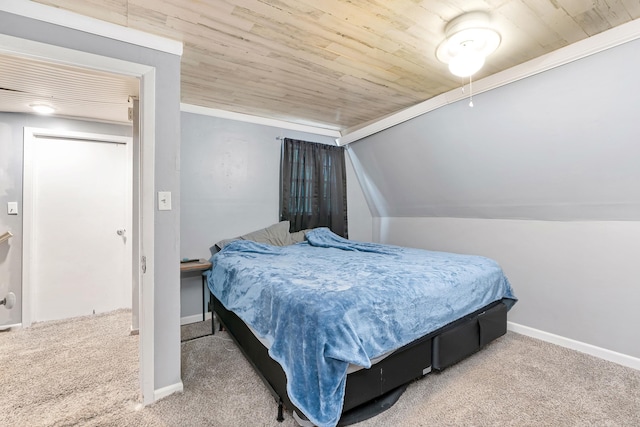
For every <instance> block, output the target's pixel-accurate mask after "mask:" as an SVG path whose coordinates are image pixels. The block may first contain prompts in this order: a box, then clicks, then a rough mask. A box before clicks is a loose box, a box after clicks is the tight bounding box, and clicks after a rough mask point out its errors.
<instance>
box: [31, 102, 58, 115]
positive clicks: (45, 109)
mask: <svg viewBox="0 0 640 427" xmlns="http://www.w3.org/2000/svg"><path fill="white" fill-rule="evenodd" d="M29 107H31V109H32V110H33V111H35V112H36V113H38V114H45V115H47V114H53V113H54V112H55V111H56V109H55V108H53V107H52V106H50V105H48V104H30V105H29Z"/></svg>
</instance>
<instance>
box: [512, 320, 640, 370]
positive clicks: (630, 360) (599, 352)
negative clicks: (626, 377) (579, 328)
mask: <svg viewBox="0 0 640 427" xmlns="http://www.w3.org/2000/svg"><path fill="white" fill-rule="evenodd" d="M507 329H508V330H510V331H512V332H515V333H518V334H521V335H526V336H529V337H532V338H537V339H539V340H542V341H546V342H549V343H551V344H556V345H559V346H561V347H566V348H570V349H572V350H576V351H579V352H581V353H585V354H588V355H591V356H595V357H599V358H600V359H604V360H608V361H609V362H613V363H617V364H618V365H622V366H626V367H628V368H633V369H636V370H639V371H640V359H638V358H637V357H633V356H629V355H626V354H622V353H617V352H615V351H612V350H607V349H606V348H602V347H596V346H595V345H591V344H587V343H584V342H581V341H576V340H572V339H570V338H565V337H561V336H560V335H555V334H551V333H549V332H545V331H541V330H539V329H534V328H530V327H529V326H523V325H520V324H518V323H513V322H507Z"/></svg>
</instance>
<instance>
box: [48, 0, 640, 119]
mask: <svg viewBox="0 0 640 427" xmlns="http://www.w3.org/2000/svg"><path fill="white" fill-rule="evenodd" d="M37 2H38V3H43V4H46V5H50V6H55V7H60V8H63V9H66V10H69V11H73V12H76V13H79V14H83V15H86V16H90V17H93V18H98V19H101V20H103V21H108V22H112V23H115V24H119V25H123V26H127V27H130V28H134V29H137V30H141V31H145V32H148V33H153V34H156V35H161V36H164V37H167V38H171V39H175V40H178V41H181V42H183V43H184V54H183V58H182V70H181V74H182V83H181V84H182V86H181V94H182V95H181V96H182V102H184V103H188V104H193V105H197V106H203V107H210V108H214V109H221V110H227V111H232V112H238V113H244V114H250V115H256V116H261V117H266V118H272V119H279V120H285V121H289V122H293V123H299V124H311V125H316V126H320V127H326V128H333V129H338V130H342V131H344V130H347V129H354V128H357V127H359V126H362V125H364V124H366V123H368V122H371V121H375V120H377V119H380V118H382V117H384V116H386V115H389V114H391V113H394V112H397V111H400V110H402V109H404V108H407V107H410V106H412V105H415V104H418V103H420V102H422V101H425V100H427V99H430V98H432V97H434V96H437V95H439V94H441V93H444V92H447V91H449V90H451V89H453V88H455V87H457V86H460V85H461V81H460V79H459V78H456V77H454V76H453V75H451V74H450V73H449V71H448V69H447V66H446V65H445V64H443V63H441V62H439V61H438V59H436V56H435V50H436V47H437V46H438V44H440V43H441V42H442V40H443V39H444V28H445V26H446V24H447V22H449V21H450V20H451V19H453V18H455V17H456V16H458V15H460V14H462V13H463V12H467V11H476V10H482V11H487V12H489V13H490V14H491V16H492V20H493V25H494V26H495V28H496V29H497V30H498V31H499V32H500V33H501V35H502V43H501V45H500V47H499V48H498V50H497V51H496V52H495V53H494V54H492V55H491V56H490V57H489V58H488V59H487V64H486V65H485V67H484V68H483V69H482V70H481V71H480V72H479V73H478V74H477V75H476V76H475V77H474V78H476V79H477V78H482V77H485V76H488V75H491V74H493V73H496V72H499V71H502V70H505V69H507V68H510V67H512V66H514V65H518V64H520V63H523V62H525V61H527V60H530V59H533V58H536V57H539V56H541V55H543V54H545V53H548V52H550V51H553V50H555V49H558V48H560V47H563V46H565V45H568V44H571V43H574V42H576V41H579V40H582V39H585V38H587V37H589V36H592V35H594V34H597V33H600V32H602V31H604V30H607V29H609V28H612V27H615V26H617V25H620V24H623V23H625V22H628V21H631V20H633V19H636V18H638V17H640V2H638V1H632V0H598V1H596V0H535V1H534V0H532V1H523V0H464V1H462V0H452V1H442V0H441V1H438V0H370V1H367V0H322V1H318V0H271V1H267V0H109V1H104V0H37Z"/></svg>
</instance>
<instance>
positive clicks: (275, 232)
mask: <svg viewBox="0 0 640 427" xmlns="http://www.w3.org/2000/svg"><path fill="white" fill-rule="evenodd" d="M240 238H241V239H243V240H253V241H254V242H258V243H267V244H269V245H273V246H286V245H290V244H292V243H293V242H292V241H291V236H290V234H289V221H280V222H279V223H277V224H273V225H270V226H269V227H267V228H263V229H260V230H256V231H253V232H251V233H248V234H244V235H242V236H240Z"/></svg>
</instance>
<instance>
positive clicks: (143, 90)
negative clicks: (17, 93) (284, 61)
mask: <svg viewBox="0 0 640 427" xmlns="http://www.w3.org/2000/svg"><path fill="white" fill-rule="evenodd" d="M0 52H3V53H5V54H9V55H16V56H28V57H34V58H38V59H40V60H44V61H50V62H52V63H57V64H68V65H72V66H77V67H84V68H89V69H94V70H100V71H104V72H107V73H114V74H118V75H126V76H133V77H135V78H137V79H139V82H140V99H139V105H140V116H139V117H140V119H139V125H140V128H139V135H140V138H139V140H137V141H134V144H133V145H134V147H133V166H134V168H133V185H132V188H133V191H134V193H133V198H132V199H133V216H132V227H131V233H129V232H128V230H127V235H128V237H129V239H130V240H129V241H128V242H130V243H131V247H132V252H133V253H132V267H133V270H132V279H133V287H134V289H133V292H134V293H137V295H138V298H139V305H135V306H132V310H133V312H134V316H136V315H137V316H139V333H140V340H139V350H140V355H139V363H140V366H139V372H140V389H141V392H142V399H143V403H144V404H149V403H152V402H154V401H155V400H156V399H157V396H156V393H155V381H154V371H155V370H154V362H155V358H154V233H155V230H154V208H155V206H154V197H153V196H154V188H155V167H154V152H155V87H156V76H155V68H154V67H152V66H149V65H143V64H138V63H133V62H128V61H123V60H118V59H114V58H109V57H104V56H100V55H95V54H89V53H86V52H79V51H75V50H72V49H67V48H63V47H58V46H53V45H48V44H43V43H39V42H34V41H30V40H25V39H21V38H16V37H11V36H7V35H3V34H0ZM27 238H28V237H27V236H26V235H23V239H27ZM22 279H23V284H24V283H25V282H26V281H27V280H28V278H27V277H25V276H24V274H23V278H22ZM25 309H29V307H28V305H26V306H24V307H23V315H24V310H25ZM136 312H138V313H136Z"/></svg>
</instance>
